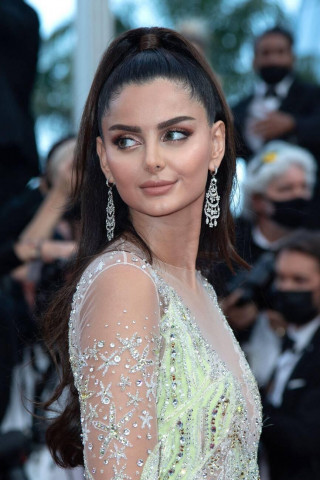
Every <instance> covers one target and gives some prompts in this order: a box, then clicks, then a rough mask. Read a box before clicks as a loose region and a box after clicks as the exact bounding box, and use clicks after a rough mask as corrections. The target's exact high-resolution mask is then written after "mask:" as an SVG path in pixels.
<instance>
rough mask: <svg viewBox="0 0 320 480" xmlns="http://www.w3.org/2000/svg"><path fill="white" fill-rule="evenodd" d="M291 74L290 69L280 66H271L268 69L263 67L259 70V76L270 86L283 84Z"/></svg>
mask: <svg viewBox="0 0 320 480" xmlns="http://www.w3.org/2000/svg"><path fill="white" fill-rule="evenodd" d="M290 72H291V68H290V67H282V66H280V65H269V66H268V67H261V68H260V69H259V70H258V74H259V76H260V77H261V78H262V80H263V81H264V82H266V83H268V85H275V84H276V83H279V82H281V80H283V79H284V77H285V76H286V75H288V74H289V73H290Z"/></svg>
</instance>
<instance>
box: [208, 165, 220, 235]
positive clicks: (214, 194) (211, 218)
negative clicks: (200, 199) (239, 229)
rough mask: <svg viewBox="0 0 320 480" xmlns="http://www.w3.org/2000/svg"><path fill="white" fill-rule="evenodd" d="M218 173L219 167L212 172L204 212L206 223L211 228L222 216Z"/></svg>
mask: <svg viewBox="0 0 320 480" xmlns="http://www.w3.org/2000/svg"><path fill="white" fill-rule="evenodd" d="M217 173H218V169H217V167H215V170H214V173H212V177H211V182H210V185H209V188H208V191H207V193H206V201H205V205H204V214H205V217H206V224H207V225H209V227H210V228H213V227H216V226H217V224H218V223H217V219H218V218H219V216H220V207H219V200H220V196H219V195H218V189H217V178H216V176H217Z"/></svg>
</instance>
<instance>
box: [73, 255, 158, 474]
mask: <svg viewBox="0 0 320 480" xmlns="http://www.w3.org/2000/svg"><path fill="white" fill-rule="evenodd" d="M118 262H119V260H118ZM144 268H145V266H141V265H140V264H139V263H136V264H130V263H122V262H119V263H114V264H112V265H109V266H108V267H107V268H104V269H101V272H100V273H99V275H97V276H96V277H95V278H94V279H93V281H92V283H91V284H90V285H89V287H88V288H87V289H86V292H85V294H84V295H83V298H82V300H81V307H80V308H79V314H78V323H77V328H76V329H75V330H74V331H76V338H77V343H78V352H79V357H80V361H79V362H78V370H77V371H76V377H77V378H75V380H76V385H77V388H78V391H79V398H80V405H81V425H82V439H83V445H84V461H85V471H86V476H87V478H89V479H94V480H107V479H108V480H109V479H110V480H111V479H112V480H120V479H128V480H129V479H140V478H145V476H144V475H143V476H142V472H143V470H144V467H145V464H146V462H148V458H149V456H150V454H151V453H152V451H153V450H154V449H155V447H156V445H157V441H158V434H157V415H156V385H157V374H158V364H159V301H158V294H157V290H156V287H155V284H154V282H153V280H152V278H151V277H150V275H149V274H148V272H147V270H146V269H144ZM149 462H150V459H149Z"/></svg>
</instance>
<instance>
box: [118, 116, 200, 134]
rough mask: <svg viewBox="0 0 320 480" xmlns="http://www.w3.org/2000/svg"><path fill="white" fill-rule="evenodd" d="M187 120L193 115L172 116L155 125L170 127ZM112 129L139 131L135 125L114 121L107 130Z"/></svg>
mask: <svg viewBox="0 0 320 480" xmlns="http://www.w3.org/2000/svg"><path fill="white" fill-rule="evenodd" d="M187 120H195V118H193V117H187V116H185V115H184V116H180V117H174V118H170V119H169V120H165V121H164V122H161V123H159V124H158V125H157V129H158V130H162V129H163V128H167V127H171V126H172V125H175V124H176V123H180V122H185V121H187ZM112 130H124V131H126V132H133V133H141V128H140V127H136V126H133V125H131V126H130V125H122V124H121V123H116V124H115V125H112V127H110V128H109V131H112Z"/></svg>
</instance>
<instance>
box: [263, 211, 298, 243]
mask: <svg viewBox="0 0 320 480" xmlns="http://www.w3.org/2000/svg"><path fill="white" fill-rule="evenodd" d="M257 225H258V228H259V229H260V231H261V233H262V234H263V236H264V237H265V238H266V239H267V240H268V241H269V242H276V241H277V240H280V239H281V238H283V237H285V236H286V235H288V233H289V232H290V230H289V229H287V228H285V227H282V226H281V225H279V224H278V223H276V222H274V221H273V220H271V219H270V218H268V217H260V218H258V221H257Z"/></svg>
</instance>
